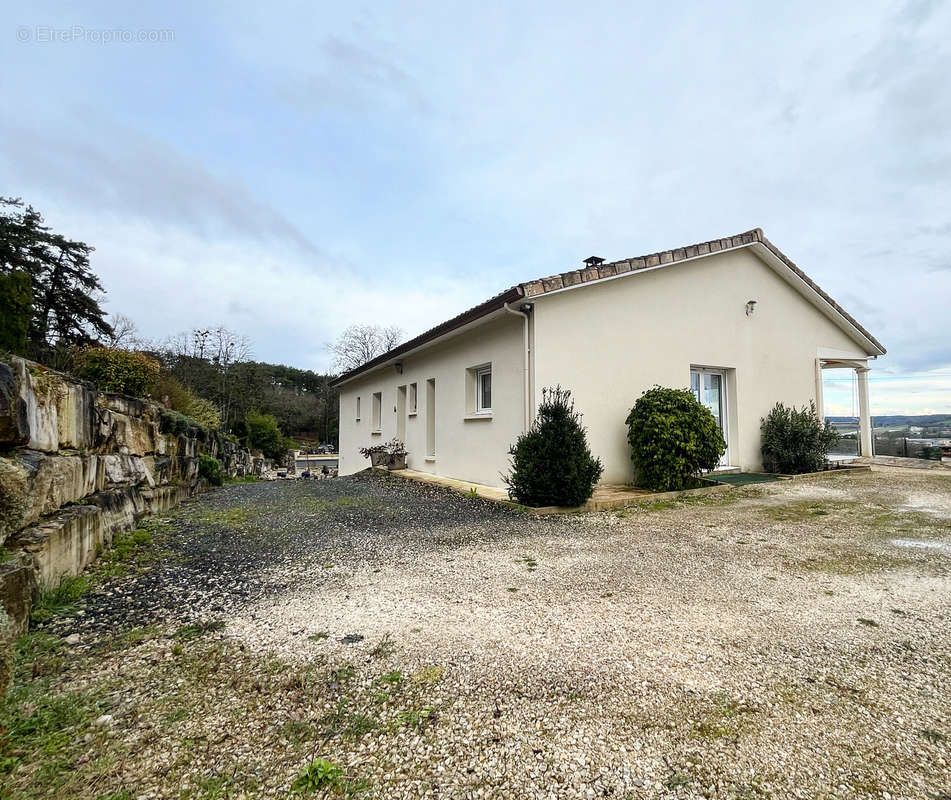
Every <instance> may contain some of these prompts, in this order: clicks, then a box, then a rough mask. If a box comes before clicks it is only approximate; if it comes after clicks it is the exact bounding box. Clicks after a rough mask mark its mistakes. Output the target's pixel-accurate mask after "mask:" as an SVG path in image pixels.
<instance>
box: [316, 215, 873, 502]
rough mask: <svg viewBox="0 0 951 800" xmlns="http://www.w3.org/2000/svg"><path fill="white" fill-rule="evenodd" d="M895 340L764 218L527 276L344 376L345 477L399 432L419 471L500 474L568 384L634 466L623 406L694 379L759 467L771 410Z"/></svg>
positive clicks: (728, 457) (612, 452)
mask: <svg viewBox="0 0 951 800" xmlns="http://www.w3.org/2000/svg"><path fill="white" fill-rule="evenodd" d="M884 352H885V348H884V347H882V345H881V344H880V343H879V342H878V341H877V340H876V339H875V337H873V336H872V334H870V333H869V332H868V331H867V330H866V329H865V328H863V327H862V326H861V325H860V324H859V323H858V322H857V321H856V320H855V319H854V318H853V317H852V316H851V315H850V314H849V313H848V312H846V311H845V310H844V309H843V308H842V307H841V306H840V305H839V304H838V303H836V302H835V301H834V300H833V299H832V298H831V297H829V295H827V294H826V293H825V292H824V291H823V290H822V289H820V288H819V287H818V286H817V285H816V284H815V283H813V282H812V281H811V280H810V279H809V278H808V277H807V276H806V274H805V273H804V272H803V271H802V270H801V269H799V267H797V266H796V265H795V264H794V263H793V262H792V261H791V260H790V259H789V258H787V257H786V256H785V255H783V253H782V252H780V250H779V249H778V248H776V247H775V245H773V244H772V243H771V242H770V241H769V240H768V239H767V238H766V237H765V236H764V235H763V232H762V230H760V229H758V228H757V229H755V230H751V231H747V232H746V233H741V234H739V235H737V236H732V237H728V238H725V239H715V240H713V241H709V242H703V243H701V244H695V245H691V246H689V247H681V248H678V249H676V250H666V251H664V252H660V253H653V254H651V255H647V256H641V257H639V258H632V259H626V260H624V261H616V262H613V263H604V262H603V259H599V258H594V257H592V258H589V259H587V260H586V261H585V266H584V267H583V268H582V269H577V270H573V271H570V272H565V273H562V274H560V275H553V276H551V277H549V278H541V279H539V280H534V281H530V282H528V283H522V284H519V285H517V286H513V287H512V288H511V289H508V290H507V291H505V292H502V293H501V294H499V295H496V296H495V297H492V298H490V299H489V300H486V301H485V302H484V303H482V304H481V305H478V306H476V307H474V308H471V309H469V310H468V311H465V312H463V313H462V314H459V315H458V316H456V317H453V318H452V319H450V320H447V321H446V322H443V323H442V324H441V325H437V326H436V327H435V328H432V329H431V330H428V331H426V332H425V333H423V334H421V335H419V336H417V337H416V338H415V339H411V340H410V341H408V342H406V343H404V344H402V345H400V346H399V347H397V348H395V349H393V350H391V351H390V352H388V353H385V354H383V355H381V356H379V357H378V358H374V359H373V360H372V361H369V362H368V363H366V364H364V365H363V366H361V367H359V368H357V369H354V370H352V371H350V372H347V373H346V374H344V375H341V376H340V377H339V378H337V379H336V381H335V385H336V386H338V387H339V389H340V448H339V449H340V474H342V475H346V474H349V473H353V472H357V471H359V470H361V469H364V468H365V467H367V466H368V462H367V461H366V459H364V458H363V457H362V456H361V455H360V453H359V449H360V448H361V447H366V446H369V445H373V444H377V443H382V442H385V441H387V440H388V439H391V438H392V437H394V436H395V437H398V438H399V439H401V440H403V441H404V442H405V443H406V446H407V449H408V451H409V458H408V466H409V468H410V469H414V470H420V471H423V472H429V473H434V474H437V475H441V476H445V477H451V478H457V479H460V480H465V481H471V482H473V483H480V484H486V485H489V486H500V485H502V478H501V476H502V474H503V473H506V472H507V471H508V469H509V457H508V450H509V446H510V445H511V444H512V443H513V442H514V441H515V439H516V438H517V437H518V435H519V434H520V433H522V431H524V430H525V429H526V428H527V426H529V425H530V424H531V421H532V417H533V413H534V410H535V408H536V407H537V404H538V402H539V401H540V399H541V392H542V388H543V387H546V386H554V385H556V384H560V385H561V386H562V387H564V388H567V389H570V390H571V392H572V394H573V397H574V400H575V405H576V408H577V409H578V410H579V411H581V412H582V413H583V415H584V425H585V427H586V428H587V429H588V441H589V443H590V446H591V451H592V452H593V453H594V454H595V455H596V456H598V457H600V458H601V460H602V461H603V463H604V474H603V476H602V481H603V483H605V484H625V483H629V482H630V481H631V479H632V477H633V476H632V469H631V461H630V449H629V446H628V443H627V428H626V425H625V422H624V421H625V419H626V417H627V415H628V412H629V411H630V409H631V407H632V406H633V405H634V402H635V401H636V400H637V398H638V397H639V396H640V395H641V393H642V392H644V391H645V390H646V389H649V388H650V387H652V386H654V385H660V386H669V387H690V388H691V389H692V390H693V392H694V393H695V394H696V395H697V397H698V399H700V400H701V401H702V402H703V403H704V404H705V405H706V406H707V407H708V408H709V409H710V410H711V411H712V412H713V415H714V416H715V417H716V419H717V421H718V423H719V424H720V426H721V428H722V429H723V433H724V436H725V439H726V441H727V450H726V453H725V454H724V456H723V460H722V466H723V467H724V468H740V469H743V470H758V469H760V468H761V456H760V418H761V417H763V416H764V415H765V414H766V413H767V412H768V411H769V410H770V408H772V406H773V404H775V403H776V402H777V401H782V402H783V403H786V404H787V405H788V404H795V405H798V406H801V405H803V404H808V403H809V401H810V400H813V401H815V402H816V404H817V406H818V408H819V411H820V414H821V413H822V379H821V375H822V372H821V371H822V369H824V368H829V367H849V368H852V369H854V370H855V371H856V372H857V373H858V389H859V406H860V420H859V422H860V425H859V428H860V436H859V443H860V450H861V452H862V453H871V437H872V432H871V424H870V418H869V403H868V369H869V366H868V363H869V359H874V358H876V357H877V356H879V355H882V354H883V353H884Z"/></svg>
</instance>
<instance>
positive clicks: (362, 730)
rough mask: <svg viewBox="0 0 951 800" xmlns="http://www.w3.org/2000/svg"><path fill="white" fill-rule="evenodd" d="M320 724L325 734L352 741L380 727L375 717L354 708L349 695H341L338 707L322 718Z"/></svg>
mask: <svg viewBox="0 0 951 800" xmlns="http://www.w3.org/2000/svg"><path fill="white" fill-rule="evenodd" d="M320 725H321V726H322V727H323V732H324V735H325V736H327V737H330V736H340V737H342V738H344V739H349V740H352V741H357V740H359V739H362V738H363V737H364V736H366V735H367V734H368V733H370V732H371V731H374V730H376V729H377V728H378V727H379V725H378V723H377V721H376V719H375V718H373V717H371V716H370V715H369V714H365V713H364V712H363V711H361V710H358V709H356V708H354V707H353V700H351V699H350V698H349V697H341V698H340V699H339V700H338V701H337V707H336V708H335V709H334V710H333V711H332V712H331V713H329V714H327V715H326V716H324V717H322V718H321V720H320Z"/></svg>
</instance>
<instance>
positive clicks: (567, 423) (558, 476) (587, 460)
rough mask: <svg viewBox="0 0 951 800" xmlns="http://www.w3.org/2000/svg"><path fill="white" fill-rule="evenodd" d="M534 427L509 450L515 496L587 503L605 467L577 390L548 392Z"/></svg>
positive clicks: (527, 501)
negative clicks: (578, 405)
mask: <svg viewBox="0 0 951 800" xmlns="http://www.w3.org/2000/svg"><path fill="white" fill-rule="evenodd" d="M542 396H543V399H542V402H541V405H539V407H538V414H537V416H536V417H535V421H534V422H533V423H532V427H531V428H529V430H528V431H526V432H525V433H523V434H522V435H521V436H519V437H518V440H517V441H516V442H515V444H514V445H512V447H511V449H510V450H509V455H510V456H512V472H511V474H510V475H508V476H503V480H504V481H505V484H506V486H508V490H509V497H511V498H512V499H513V500H515V501H516V502H518V503H521V504H522V505H526V506H580V505H582V504H583V503H585V502H587V500H588V498H590V497H591V493H592V492H593V491H594V486H595V484H596V483H597V482H598V478H600V477H601V472H602V471H603V469H604V467H603V466H602V464H601V461H600V459H597V458H594V457H593V456H592V455H591V451H590V450H589V449H588V441H587V438H586V437H585V431H584V428H583V427H582V426H581V414H579V413H578V412H577V411H575V406H574V403H573V402H572V400H571V392H569V391H568V390H567V389H562V388H561V387H560V386H556V387H555V388H554V389H545V390H543V392H542Z"/></svg>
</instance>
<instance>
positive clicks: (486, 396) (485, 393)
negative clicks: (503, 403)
mask: <svg viewBox="0 0 951 800" xmlns="http://www.w3.org/2000/svg"><path fill="white" fill-rule="evenodd" d="M475 392H476V397H475V412H476V414H490V413H492V367H491V366H488V367H480V368H479V369H477V370H476V374H475Z"/></svg>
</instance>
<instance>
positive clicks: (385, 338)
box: [327, 325, 403, 373]
mask: <svg viewBox="0 0 951 800" xmlns="http://www.w3.org/2000/svg"><path fill="white" fill-rule="evenodd" d="M401 341H403V329H402V328H399V327H397V326H396V325H390V326H388V327H385V328H384V327H383V326H382V325H351V326H350V327H349V328H347V329H346V330H345V331H344V332H343V333H341V334H340V336H339V337H337V341H335V342H330V343H328V344H327V349H328V350H329V351H330V352H331V353H333V355H334V361H333V368H334V370H336V371H337V372H341V373H342V372H349V371H350V370H352V369H356V368H357V367H360V366H362V365H363V364H366V363H367V361H371V360H372V359H374V358H376V357H377V356H379V355H382V354H383V353H386V352H389V351H390V350H392V349H393V348H394V347H396V346H397V345H398V344H399V343H400V342H401Z"/></svg>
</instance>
